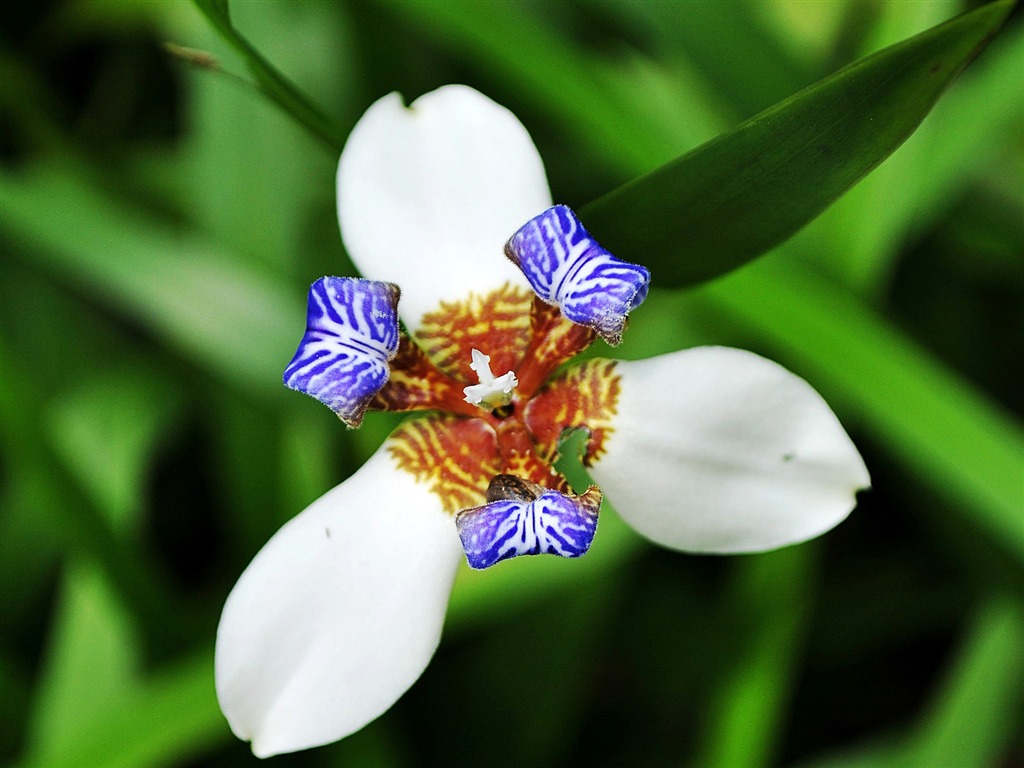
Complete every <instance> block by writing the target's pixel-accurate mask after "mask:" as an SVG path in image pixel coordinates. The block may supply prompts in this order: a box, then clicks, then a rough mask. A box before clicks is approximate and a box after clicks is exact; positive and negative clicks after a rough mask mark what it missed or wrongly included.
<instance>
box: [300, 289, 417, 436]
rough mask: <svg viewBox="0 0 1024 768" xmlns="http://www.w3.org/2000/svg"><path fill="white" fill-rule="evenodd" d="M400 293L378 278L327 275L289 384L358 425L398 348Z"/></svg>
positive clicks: (312, 301) (312, 293) (313, 293)
mask: <svg viewBox="0 0 1024 768" xmlns="http://www.w3.org/2000/svg"><path fill="white" fill-rule="evenodd" d="M398 297H399V290H398V286H396V285H393V284H392V283H382V282H378V281H375V280H361V279H359V278H354V277H322V278H320V279H319V280H317V281H316V282H315V283H313V285H312V286H310V289H309V304H308V309H307V313H306V334H305V335H304V336H303V337H302V341H301V342H300V343H299V348H298V350H296V352H295V356H294V357H293V358H292V361H291V362H290V363H288V367H287V368H285V371H284V383H285V384H286V385H287V386H288V387H290V388H291V389H295V390H298V391H299V392H305V393H306V394H307V395H311V396H312V397H315V398H316V399H317V400H319V401H320V402H321V403H323V404H324V405H326V406H327V407H328V408H330V409H331V410H332V411H334V412H335V413H336V414H338V416H339V417H340V418H341V420H342V421H344V422H345V423H346V424H348V425H349V426H350V427H358V426H359V424H360V422H361V421H362V420H363V413H364V412H365V411H366V407H367V405H368V404H369V402H370V400H371V399H373V396H374V395H376V394H377V393H378V392H379V391H380V389H381V387H383V386H384V385H385V384H386V383H387V380H388V361H389V360H391V359H392V358H393V357H394V356H395V353H396V351H397V350H398Z"/></svg>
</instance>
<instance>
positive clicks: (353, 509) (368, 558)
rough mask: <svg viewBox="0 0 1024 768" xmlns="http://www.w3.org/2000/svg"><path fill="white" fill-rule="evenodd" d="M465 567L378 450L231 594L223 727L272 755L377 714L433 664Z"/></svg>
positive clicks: (221, 658) (427, 494)
mask: <svg viewBox="0 0 1024 768" xmlns="http://www.w3.org/2000/svg"><path fill="white" fill-rule="evenodd" d="M461 559H462V549H461V547H460V546H459V542H458V539H457V538H456V536H455V531H454V530H453V529H452V519H451V515H449V514H448V513H447V512H445V511H443V510H442V508H441V501H440V498H439V497H438V496H437V494H435V493H433V492H432V491H431V490H430V487H429V486H428V485H426V484H424V483H418V482H417V481H416V479H415V478H414V477H413V476H412V475H410V474H409V473H408V472H406V471H405V470H403V469H400V468H399V467H398V466H397V465H396V462H395V459H394V458H393V457H392V455H391V454H390V452H389V443H385V444H384V445H383V446H382V447H381V448H380V450H378V451H377V453H375V454H374V455H373V457H371V458H370V460H369V461H368V462H367V463H366V464H365V465H364V466H363V467H362V468H361V469H360V470H359V471H358V472H356V474H354V475H353V476H352V477H350V478H349V479H348V480H346V481H345V482H344V483H342V484H341V485H339V486H338V487H336V488H335V489H334V490H332V491H330V492H328V493H327V494H326V495H324V496H322V497H321V498H320V499H318V500H317V501H315V502H313V503H312V504H311V505H310V506H309V507H308V508H307V509H306V510H305V511H304V512H302V513H300V514H299V515H298V516H297V517H295V518H294V519H292V520H291V521H290V522H288V523H287V524H286V525H285V526H284V527H283V528H281V530H280V531H278V532H277V534H276V535H275V536H274V537H273V538H272V539H271V540H270V541H269V542H268V543H267V544H266V545H265V546H264V547H263V549H262V550H260V552H259V554H258V555H256V557H255V559H254V560H253V561H252V563H251V564H250V565H249V567H248V568H246V570H245V572H244V573H243V574H242V576H241V578H239V580H238V583H237V584H236V585H235V588H234V589H233V590H232V591H231V594H230V595H229V597H228V599H227V603H226V604H225V606H224V612H223V614H222V615H221V619H220V625H219V627H218V629H217V648H216V656H215V661H216V684H217V697H218V699H219V701H220V705H221V709H222V710H223V712H224V715H225V716H226V717H227V720H228V724H229V725H230V726H231V730H232V731H233V732H234V733H235V735H236V736H238V737H239V738H240V739H244V740H249V741H252V750H253V752H254V753H255V754H256V755H257V756H258V757H269V756H270V755H276V754H279V753H282V752H294V751H296V750H299V749H307V748H309V747H315V746H318V745H320V744H327V743H330V742H332V741H337V740H338V739H341V738H344V737H345V736H347V735H349V734H351V733H354V732H355V731H357V730H359V729H360V728H362V727H363V726H364V725H366V724H367V723H369V722H370V721H371V720H373V719H375V718H376V717H378V716H380V715H381V714H382V713H384V712H385V711H386V710H387V709H388V708H389V707H390V706H391V705H392V704H394V703H395V701H397V700H398V698H399V697H400V696H401V695H402V694H403V693H404V692H405V691H406V690H407V689H408V688H409V686H411V685H412V684H413V683H414V682H415V681H416V679H417V678H418V677H419V676H420V674H422V672H423V670H424V668H425V667H426V665H427V663H428V662H429V661H430V658H431V657H432V656H433V654H434V651H435V650H436V648H437V644H438V641H439V639H440V636H441V627H442V624H443V621H444V615H445V611H446V610H447V607H448V598H449V596H450V594H451V586H452V581H453V579H454V577H455V573H456V571H457V569H458V565H459V562H460V560H461Z"/></svg>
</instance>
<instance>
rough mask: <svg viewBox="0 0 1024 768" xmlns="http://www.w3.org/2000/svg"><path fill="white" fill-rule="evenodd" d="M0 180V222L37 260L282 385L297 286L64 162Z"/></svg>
mask: <svg viewBox="0 0 1024 768" xmlns="http://www.w3.org/2000/svg"><path fill="white" fill-rule="evenodd" d="M0 184H2V185H3V190H4V218H3V227H4V229H5V230H6V231H7V232H8V233H10V234H12V235H14V236H15V237H16V238H17V239H18V240H19V242H22V243H24V244H25V245H27V246H28V249H27V255H28V256H29V257H30V258H31V259H32V261H33V262H34V263H37V264H38V265H39V266H41V267H44V268H45V269H47V270H48V271H49V272H50V273H51V274H52V275H53V276H54V277H56V278H57V279H58V280H61V281H64V282H73V283H75V284H82V283H84V284H86V285H88V286H89V287H91V288H92V289H93V290H95V291H96V292H97V293H98V294H99V295H101V296H102V297H104V298H106V299H107V300H108V301H110V302H112V303H113V304H115V305H117V306H119V307H121V308H122V309H124V310H126V311H127V312H129V313H130V314H132V315H134V316H135V317H138V318H139V319H141V320H143V321H144V322H145V323H146V324H147V325H148V326H150V327H151V328H153V329H154V330H156V331H157V332H158V333H159V334H160V335H162V336H164V337H165V338H166V339H168V340H169V341H170V342H171V343H172V344H174V345H176V346H177V347H179V348H180V349H182V350H184V351H185V352H187V353H188V354H189V355H190V356H192V357H193V358H195V359H197V360H199V361H201V362H202V363H203V364H204V365H206V366H207V367H209V368H210V369H211V370H213V371H215V372H217V373H218V374H220V375H222V376H225V377H226V378H227V379H229V380H230V381H233V382H234V383H236V384H240V385H242V386H244V387H246V388H249V389H252V390H255V391H262V392H264V393H270V392H273V393H274V394H280V392H281V387H280V379H281V371H282V367H283V365H284V363H285V362H286V361H287V360H288V359H289V357H290V356H291V354H292V352H293V351H294V347H295V339H296V334H297V333H299V331H300V330H301V328H300V326H297V325H296V324H295V322H294V318H302V317H303V316H304V311H303V305H302V299H301V298H300V291H299V290H298V289H296V290H294V291H289V290H288V289H287V288H286V287H285V285H284V284H283V281H278V280H276V279H274V277H273V276H271V274H269V273H267V272H266V271H261V270H260V269H259V268H258V267H257V266H256V265H254V264H251V263H246V262H244V261H242V260H241V259H238V258H237V257H235V256H233V255H232V254H230V253H228V252H226V251H224V250H222V249H220V248H217V247H216V246H214V245H212V244H211V243H209V242H206V241H205V240H202V239H199V238H197V237H196V236H194V235H192V234H189V233H187V232H180V231H177V230H175V229H172V228H171V227H169V226H168V225H166V224H164V223H163V222H161V221H159V220H157V219H154V218H152V217H147V216H144V215H142V214H140V213H138V212H135V211H132V210H131V209H130V208H128V207H127V206H124V205H121V204H118V203H117V202H115V201H114V200H111V199H109V198H108V197H107V196H106V195H105V194H103V193H102V192H100V191H99V189H98V188H96V187H94V186H90V185H89V184H88V183H87V182H85V181H84V180H83V179H81V178H77V177H75V176H73V175H72V174H71V173H69V172H67V170H65V172H64V173H59V172H57V171H55V170H53V169H50V170H43V169H36V170H35V171H34V172H32V173H29V174H26V175H24V176H21V177H16V176H13V175H11V174H9V173H7V172H3V173H2V174H0ZM296 288H298V287H296ZM298 322H299V323H301V320H299V321H298Z"/></svg>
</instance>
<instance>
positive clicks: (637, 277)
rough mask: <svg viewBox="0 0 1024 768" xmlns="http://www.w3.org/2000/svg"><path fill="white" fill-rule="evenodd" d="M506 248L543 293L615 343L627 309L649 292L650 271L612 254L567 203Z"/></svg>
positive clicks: (523, 231)
mask: <svg viewBox="0 0 1024 768" xmlns="http://www.w3.org/2000/svg"><path fill="white" fill-rule="evenodd" d="M505 254H506V255H507V256H508V257H509V258H510V259H511V260H512V261H513V262H515V263H516V265H517V266H518V267H519V268H520V269H521V270H522V271H523V274H524V275H526V279H527V280H529V281H530V285H531V286H533V290H534V291H536V293H537V295H538V296H540V298H541V299H543V300H544V301H546V302H548V303H549V304H555V305H556V306H558V307H559V309H561V311H562V314H563V315H564V316H565V317H566V319H568V320H570V321H572V322H574V323H577V324H579V325H585V326H588V327H590V328H593V329H594V330H595V331H596V332H597V334H598V335H599V336H601V338H603V339H604V340H605V341H607V342H608V343H609V344H612V345H615V344H618V343H619V342H620V341H621V340H622V331H623V329H624V328H625V326H626V317H627V315H629V313H630V312H631V311H632V310H634V309H635V308H636V307H638V306H640V304H641V302H643V300H644V299H645V298H647V289H648V285H649V283H650V280H651V273H650V272H649V271H648V270H647V269H646V268H645V267H641V266H639V265H636V264H629V263H627V262H624V261H620V260H619V259H617V258H615V257H614V256H612V255H611V254H610V253H609V252H608V251H606V250H605V249H604V248H602V247H601V246H600V245H599V244H598V243H597V241H596V240H594V238H593V237H591V236H590V233H588V232H587V230H586V229H584V228H583V224H582V223H581V222H580V220H579V219H578V218H577V217H576V214H575V213H573V212H572V211H571V210H569V208H567V207H566V206H564V205H556V206H555V207H553V208H549V209H548V210H546V211H544V213H542V214H540V215H539V216H536V217H534V218H532V219H530V221H528V222H527V223H526V225H525V226H523V227H522V229H520V230H519V231H518V232H516V233H515V234H514V235H512V237H511V238H510V239H509V241H508V243H506V245H505Z"/></svg>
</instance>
